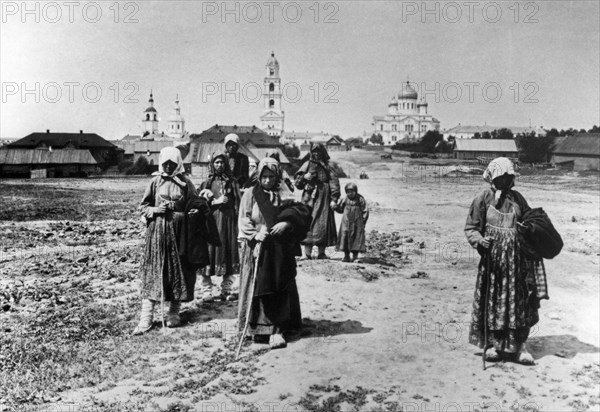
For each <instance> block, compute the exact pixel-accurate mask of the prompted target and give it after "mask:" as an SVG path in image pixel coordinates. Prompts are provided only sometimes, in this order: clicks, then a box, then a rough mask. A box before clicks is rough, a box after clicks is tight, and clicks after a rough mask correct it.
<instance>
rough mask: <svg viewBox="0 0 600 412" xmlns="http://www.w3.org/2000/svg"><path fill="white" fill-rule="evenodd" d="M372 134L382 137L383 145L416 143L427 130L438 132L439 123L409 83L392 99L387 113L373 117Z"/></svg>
mask: <svg viewBox="0 0 600 412" xmlns="http://www.w3.org/2000/svg"><path fill="white" fill-rule="evenodd" d="M373 126H375V129H374V131H373V133H374V134H380V135H381V136H382V137H383V144H384V145H393V144H395V143H396V142H416V141H418V140H420V139H421V137H423V135H424V134H425V133H427V132H428V131H429V130H439V129H440V121H439V120H438V119H436V118H435V117H433V116H432V115H430V114H429V113H428V104H427V102H426V101H425V99H424V98H421V99H419V95H418V93H417V91H416V90H415V89H414V87H413V86H412V85H411V84H410V82H408V81H407V82H406V83H404V84H403V85H402V90H400V92H399V93H398V94H397V95H395V96H393V97H392V100H391V101H390V103H389V104H388V113H387V114H386V115H384V116H373Z"/></svg>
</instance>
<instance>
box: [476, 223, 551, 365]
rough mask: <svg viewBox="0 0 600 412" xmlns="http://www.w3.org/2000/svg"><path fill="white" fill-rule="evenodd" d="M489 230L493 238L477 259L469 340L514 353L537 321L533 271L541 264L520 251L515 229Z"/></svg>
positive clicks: (537, 299) (482, 346) (537, 304)
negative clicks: (486, 249) (490, 244)
mask: <svg viewBox="0 0 600 412" xmlns="http://www.w3.org/2000/svg"><path fill="white" fill-rule="evenodd" d="M488 234H489V235H490V236H492V237H494V238H495V239H496V240H495V242H494V244H493V245H492V247H491V248H490V251H489V252H487V253H486V254H485V255H484V256H483V257H482V259H481V261H480V263H479V270H478V273H477V281H476V286H475V297H474V302H473V313H472V317H471V328H470V332H469V342H470V343H471V344H473V345H476V346H478V347H480V348H484V347H489V346H493V347H494V348H495V349H496V350H498V351H503V352H509V353H515V352H517V351H518V350H519V349H520V346H521V344H522V343H524V342H525V341H526V340H527V338H528V337H529V331H530V329H531V327H532V326H534V325H535V324H536V323H537V322H538V321H539V315H538V308H539V307H540V303H539V298H538V295H537V293H536V284H535V278H536V274H535V273H534V271H536V270H543V265H542V266H540V265H537V264H534V263H532V262H531V261H528V260H527V259H525V258H524V257H523V256H522V255H521V254H520V253H519V248H518V242H517V240H516V236H515V235H514V230H509V229H505V228H493V227H490V226H488V227H487V229H486V235H488ZM486 302H487V304H486ZM486 312H487V313H486ZM486 315H487V318H486ZM486 327H487V342H486V341H485V330H486Z"/></svg>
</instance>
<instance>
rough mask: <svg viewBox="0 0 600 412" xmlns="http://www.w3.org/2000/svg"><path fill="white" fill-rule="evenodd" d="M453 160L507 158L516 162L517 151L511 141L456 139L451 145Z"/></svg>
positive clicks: (515, 145) (513, 142)
mask: <svg viewBox="0 0 600 412" xmlns="http://www.w3.org/2000/svg"><path fill="white" fill-rule="evenodd" d="M453 149H454V158H455V159H465V160H467V159H471V160H474V159H483V160H484V162H485V161H487V160H492V159H493V158H495V157H508V158H510V159H511V160H513V161H515V162H517V161H518V156H519V150H518V149H517V144H516V143H515V141H514V140H513V139H456V140H455V141H454V145H453Z"/></svg>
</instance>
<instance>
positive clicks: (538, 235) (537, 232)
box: [518, 207, 563, 259]
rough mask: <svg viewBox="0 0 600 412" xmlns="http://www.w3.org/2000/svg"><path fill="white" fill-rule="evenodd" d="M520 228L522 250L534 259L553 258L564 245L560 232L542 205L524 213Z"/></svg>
mask: <svg viewBox="0 0 600 412" xmlns="http://www.w3.org/2000/svg"><path fill="white" fill-rule="evenodd" d="M519 223H520V225H519V228H518V232H519V241H520V244H521V250H522V252H523V253H525V255H527V256H528V257H530V258H533V259H541V258H544V259H552V258H554V257H555V256H557V255H558V254H559V253H560V251H561V250H562V247H563V241H562V238H561V237H560V234H559V233H558V232H557V231H556V229H555V228H554V226H553V225H552V222H551V221H550V218H549V217H548V215H547V214H546V212H544V210H543V209H542V208H541V207H538V208H535V209H530V210H528V211H527V212H525V213H524V214H523V216H522V217H521V220H520V221H519Z"/></svg>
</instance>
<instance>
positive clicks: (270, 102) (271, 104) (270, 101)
mask: <svg viewBox="0 0 600 412" xmlns="http://www.w3.org/2000/svg"><path fill="white" fill-rule="evenodd" d="M273 107H275V100H273V99H271V100H269V109H272V108H273Z"/></svg>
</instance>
